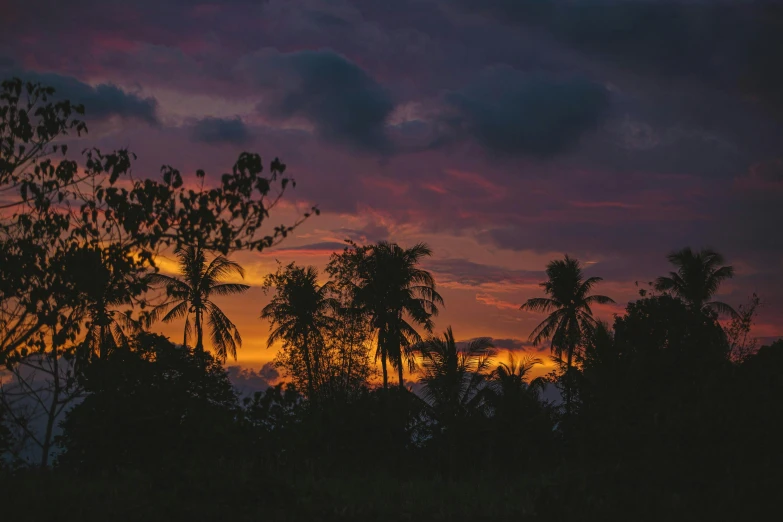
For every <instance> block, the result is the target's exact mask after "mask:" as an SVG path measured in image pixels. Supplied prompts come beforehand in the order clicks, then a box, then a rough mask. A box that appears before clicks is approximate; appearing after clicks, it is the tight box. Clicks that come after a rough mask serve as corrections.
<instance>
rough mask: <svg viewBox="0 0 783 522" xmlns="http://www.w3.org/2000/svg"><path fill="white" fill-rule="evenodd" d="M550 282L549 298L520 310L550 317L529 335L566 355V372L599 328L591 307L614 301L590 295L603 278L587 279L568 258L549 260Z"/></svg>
mask: <svg viewBox="0 0 783 522" xmlns="http://www.w3.org/2000/svg"><path fill="white" fill-rule="evenodd" d="M546 274H547V277H548V280H547V281H544V282H543V283H541V284H540V286H541V287H543V288H544V293H546V294H547V295H548V297H535V298H532V299H528V300H527V302H526V303H525V304H523V305H522V306H521V307H520V309H521V310H530V311H533V312H542V313H547V314H549V315H548V316H547V318H546V319H544V320H543V321H542V322H541V323H540V324H539V325H538V326H536V328H535V329H534V330H533V331H532V332H531V334H530V340H531V341H532V342H533V344H534V345H538V344H540V343H541V342H543V341H545V340H550V341H551V350H552V352H553V353H554V354H555V356H556V357H557V358H559V359H562V358H563V356H564V355H565V359H566V373H567V374H570V371H571V368H572V367H573V359H574V353H575V352H576V350H577V348H578V347H579V346H580V345H581V344H582V340H583V339H584V336H585V335H587V334H589V333H590V332H591V331H592V330H593V328H594V327H595V325H596V320H595V318H593V311H592V309H591V305H593V304H608V303H614V301H613V300H612V299H611V298H609V297H606V296H605V295H589V294H590V291H591V290H592V289H593V287H594V286H595V285H596V284H597V283H598V282H600V281H602V278H600V277H589V278H587V279H585V278H584V274H583V273H582V267H581V265H580V263H579V261H578V260H576V259H573V258H571V257H569V256H568V255H566V256H565V257H564V258H563V259H560V260H554V261H550V262H549V264H548V265H547V267H546ZM570 403H571V393H570V386H566V409H567V410H568V411H570Z"/></svg>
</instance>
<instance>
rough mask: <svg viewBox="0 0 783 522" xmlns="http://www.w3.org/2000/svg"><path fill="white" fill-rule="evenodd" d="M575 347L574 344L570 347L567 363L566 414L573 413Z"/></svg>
mask: <svg viewBox="0 0 783 522" xmlns="http://www.w3.org/2000/svg"><path fill="white" fill-rule="evenodd" d="M573 356H574V349H573V347H572V346H569V347H568V356H567V363H566V382H565V384H566V386H565V395H566V396H565V400H566V415H568V416H570V415H571V385H572V383H571V377H572V375H571V364H572V363H573Z"/></svg>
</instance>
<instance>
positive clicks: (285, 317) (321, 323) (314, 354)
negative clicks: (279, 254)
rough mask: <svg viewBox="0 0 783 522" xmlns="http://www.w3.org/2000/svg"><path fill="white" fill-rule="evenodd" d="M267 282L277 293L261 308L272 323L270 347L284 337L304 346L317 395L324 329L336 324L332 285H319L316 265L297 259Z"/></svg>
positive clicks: (307, 374)
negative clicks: (302, 263)
mask: <svg viewBox="0 0 783 522" xmlns="http://www.w3.org/2000/svg"><path fill="white" fill-rule="evenodd" d="M264 285H265V288H270V287H272V286H274V287H275V288H276V291H275V295H274V297H273V298H272V300H271V301H270V303H269V304H268V305H266V306H265V307H264V309H263V310H262V311H261V318H262V319H267V320H269V321H270V322H271V323H272V331H271V332H270V334H269V339H267V347H270V346H272V345H273V344H274V343H275V342H277V341H278V340H282V341H284V342H285V343H287V344H288V345H289V346H291V347H298V348H299V349H300V350H301V356H302V359H303V360H304V364H305V379H306V381H307V389H308V394H309V397H310V398H311V399H315V397H316V392H317V390H318V386H319V384H321V383H320V380H321V357H320V350H321V348H322V347H323V344H324V339H323V333H324V332H326V331H327V330H329V329H331V328H333V327H334V318H333V315H332V314H333V313H334V312H335V310H336V308H337V306H338V302H337V300H336V299H335V298H334V297H332V285H331V284H330V283H326V284H324V285H321V286H319V285H318V271H317V270H316V269H315V267H312V266H308V267H306V268H302V267H298V266H296V265H295V264H294V263H291V264H290V265H288V266H286V267H285V269H278V271H277V273H275V274H272V275H270V276H268V277H267V279H266V281H265V283H264Z"/></svg>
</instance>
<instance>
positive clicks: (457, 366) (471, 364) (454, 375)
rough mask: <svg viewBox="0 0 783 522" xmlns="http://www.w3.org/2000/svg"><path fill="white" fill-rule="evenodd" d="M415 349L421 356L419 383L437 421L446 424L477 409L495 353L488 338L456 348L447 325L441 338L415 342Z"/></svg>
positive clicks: (481, 399) (452, 335)
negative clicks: (436, 415) (421, 371)
mask: <svg viewBox="0 0 783 522" xmlns="http://www.w3.org/2000/svg"><path fill="white" fill-rule="evenodd" d="M416 351H417V352H418V353H419V354H420V355H421V358H422V362H421V366H422V370H423V374H422V377H421V379H420V381H419V382H421V383H422V384H423V385H424V398H425V399H426V400H427V401H428V402H429V404H430V405H431V406H432V407H433V409H434V410H435V411H436V412H437V413H438V416H439V417H440V419H441V422H443V423H445V424H448V422H449V421H450V420H453V419H455V418H458V417H460V416H464V415H467V414H469V413H470V412H473V411H476V410H477V409H479V408H480V406H481V403H482V402H483V395H482V393H481V392H482V389H483V386H484V385H485V383H486V382H487V379H488V378H489V376H490V372H489V364H490V361H491V360H492V358H493V357H494V355H495V351H494V346H493V345H492V341H491V339H489V338H487V337H481V338H478V339H474V340H472V341H470V342H468V343H467V345H466V346H465V347H464V348H463V349H459V348H458V347H457V343H456V341H455V340H454V332H453V331H452V330H451V327H449V328H448V330H446V332H445V334H444V335H443V338H440V337H431V338H429V339H427V340H426V341H424V342H422V343H419V344H418V345H417V346H416Z"/></svg>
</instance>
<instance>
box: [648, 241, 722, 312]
mask: <svg viewBox="0 0 783 522" xmlns="http://www.w3.org/2000/svg"><path fill="white" fill-rule="evenodd" d="M668 259H669V262H670V263H671V264H673V265H674V266H675V267H677V271H676V272H670V273H669V276H668V277H667V276H663V277H659V278H658V279H656V280H655V288H656V290H662V291H671V292H672V293H673V294H674V295H676V296H678V297H679V298H680V299H682V300H683V301H685V302H686V303H688V304H689V305H691V306H693V307H695V308H699V309H701V308H705V307H706V308H709V309H712V310H715V311H716V312H719V313H725V314H729V315H731V316H736V315H737V312H736V311H734V308H732V307H731V306H729V305H727V304H726V303H723V302H720V301H710V299H711V298H712V296H713V295H714V294H715V292H716V291H717V290H718V287H719V286H720V284H721V283H722V282H723V281H725V280H727V279H731V278H732V277H734V268H733V267H731V266H720V265H722V264H723V263H724V259H723V256H722V255H720V254H719V253H718V252H715V251H714V250H711V249H704V250H700V251H699V252H694V251H693V250H692V249H691V248H689V247H686V248H683V249H682V250H678V251H677V252H672V253H671V254H669V256H668Z"/></svg>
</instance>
